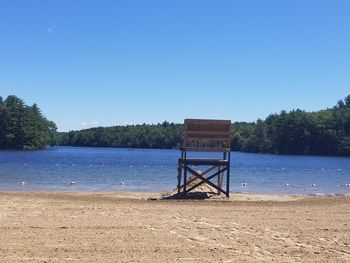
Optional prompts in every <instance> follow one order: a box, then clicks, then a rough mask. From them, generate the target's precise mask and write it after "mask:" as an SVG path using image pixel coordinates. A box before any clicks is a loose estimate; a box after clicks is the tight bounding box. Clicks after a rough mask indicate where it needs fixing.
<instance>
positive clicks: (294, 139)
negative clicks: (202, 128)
mask: <svg viewBox="0 0 350 263" xmlns="http://www.w3.org/2000/svg"><path fill="white" fill-rule="evenodd" d="M181 130H182V124H175V123H169V122H167V121H165V122H163V123H158V124H141V125H128V126H113V127H96V128H90V129H84V130H80V131H70V132H60V133H57V128H56V125H55V123H54V122H52V121H49V120H47V119H46V118H45V117H44V116H43V114H42V113H41V111H40V108H39V107H38V105H37V104H34V105H32V106H27V105H26V104H25V103H24V102H23V100H21V99H20V98H18V97H16V96H8V97H7V98H6V99H5V100H3V99H2V98H1V97H0V148H5V149H6V148H8V149H10V148H11V149H43V148H45V147H46V146H47V145H57V144H58V145H66V146H93V147H123V148H159V149H169V148H178V147H179V141H180V133H181ZM231 147H232V149H233V150H234V151H243V152H255V153H274V154H313V155H344V156H345V155H346V156H350V95H349V96H347V97H346V98H345V99H344V100H339V101H338V103H337V104H336V105H335V106H334V107H332V108H328V109H325V110H321V111H315V112H306V111H303V110H299V109H297V110H292V111H289V112H286V111H281V112H280V113H278V114H277V113H276V114H271V115H269V116H268V117H267V118H266V119H265V120H257V121H256V122H235V123H233V124H232V141H231Z"/></svg>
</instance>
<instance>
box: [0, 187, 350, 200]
mask: <svg viewBox="0 0 350 263" xmlns="http://www.w3.org/2000/svg"><path fill="white" fill-rule="evenodd" d="M7 194H9V195H13V196H17V195H18V196H50V195H52V196H62V197H64V196H71V197H74V196H77V197H79V196H80V197H81V196H89V197H95V198H97V199H98V198H101V197H110V198H114V199H116V200H119V199H126V200H138V201H161V202H168V201H170V202H171V201H174V202H176V201H181V202H192V201H194V202H201V201H202V202H218V201H221V202H235V201H240V202H241V201H243V202H251V201H252V202H256V201H258V202H259V201H261V202H263V201H272V202H287V201H288V202H290V201H300V200H310V199H317V198H323V199H325V198H344V199H349V201H350V194H275V193H264V192H262V193H248V192H230V197H229V198H227V197H226V196H225V195H223V194H221V195H215V194H213V195H210V196H209V197H205V198H201V199H197V198H179V199H177V198H174V199H172V198H170V199H168V198H165V195H166V194H167V193H166V192H160V191H129V190H116V191H103V190H102V191H101V190H97V191H80V190H63V191H62V190H47V189H43V190H37V189H34V190H28V189H26V190H0V196H1V195H7Z"/></svg>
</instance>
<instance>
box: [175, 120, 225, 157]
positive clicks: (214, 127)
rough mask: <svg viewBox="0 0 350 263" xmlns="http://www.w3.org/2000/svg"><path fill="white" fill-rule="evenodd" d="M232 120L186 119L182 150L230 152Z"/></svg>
mask: <svg viewBox="0 0 350 263" xmlns="http://www.w3.org/2000/svg"><path fill="white" fill-rule="evenodd" d="M230 144H231V121H229V120H205V119H185V122H184V129H183V131H182V136H181V150H183V151H196V152H229V151H230V150H231V149H230Z"/></svg>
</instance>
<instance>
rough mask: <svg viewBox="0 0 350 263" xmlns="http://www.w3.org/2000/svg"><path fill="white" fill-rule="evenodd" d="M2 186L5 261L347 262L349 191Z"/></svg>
mask: <svg viewBox="0 0 350 263" xmlns="http://www.w3.org/2000/svg"><path fill="white" fill-rule="evenodd" d="M159 197H160V194H158V193H128V192H113V193H100V192H97V193H82V192H80V193H79V192H1V193H0V227H1V231H0V261H1V262H240V261H241V262H350V197H344V196H343V197H337V196H334V197H330V196H317V197H312V196H311V197H310V196H293V195H253V194H233V195H232V197H231V198H230V199H229V200H227V199H217V200H215V199H214V200H213V199H209V200H201V201H198V200H191V201H188V200H159V199H158V198H159Z"/></svg>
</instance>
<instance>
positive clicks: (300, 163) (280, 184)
mask: <svg viewBox="0 0 350 263" xmlns="http://www.w3.org/2000/svg"><path fill="white" fill-rule="evenodd" d="M179 155H180V153H179V151H178V150H154V149H116V148H80V147H54V148H49V149H47V150H42V151H0V190H74V191H76V190H78V191H113V190H129V191H169V190H171V189H173V188H175V187H176V184H177V179H176V176H177V159H178V158H179ZM231 160H232V164H231V165H232V166H231V167H232V168H231V191H235V192H237V191H239V192H253V193H293V194H298V193H306V194H346V195H348V194H350V187H346V186H341V185H345V184H349V183H350V158H343V157H318V156H281V155H268V154H249V153H240V152H233V153H232V155H231ZM72 181H74V182H76V184H75V185H70V184H69V183H70V182H72ZM22 182H25V183H22ZM122 182H123V183H124V184H122ZM242 183H246V186H242V185H241V184H242ZM313 185H314V186H313Z"/></svg>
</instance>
